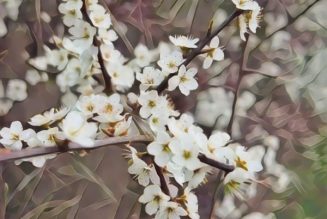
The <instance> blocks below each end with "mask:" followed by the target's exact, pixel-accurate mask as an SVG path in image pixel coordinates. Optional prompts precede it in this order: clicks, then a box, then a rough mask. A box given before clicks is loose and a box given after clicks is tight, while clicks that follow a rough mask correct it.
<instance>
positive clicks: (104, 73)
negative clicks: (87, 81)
mask: <svg viewBox="0 0 327 219" xmlns="http://www.w3.org/2000/svg"><path fill="white" fill-rule="evenodd" d="M81 12H82V14H83V16H84V17H85V19H86V21H87V22H88V23H89V24H90V25H91V26H93V27H94V28H97V27H95V26H94V25H93V23H92V21H91V19H90V17H89V14H88V13H87V8H86V3H85V0H84V1H83V6H82V8H81ZM93 46H95V47H97V48H98V55H97V57H98V62H99V65H100V68H101V72H102V76H103V80H104V85H105V90H104V93H106V94H110V92H111V90H112V88H111V78H110V75H109V73H108V71H107V69H106V66H105V61H104V59H103V57H102V53H101V50H100V46H101V43H100V42H99V41H98V40H97V39H96V37H94V39H93Z"/></svg>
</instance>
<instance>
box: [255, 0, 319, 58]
mask: <svg viewBox="0 0 327 219" xmlns="http://www.w3.org/2000/svg"><path fill="white" fill-rule="evenodd" d="M319 1H320V0H316V1H314V2H312V3H311V4H309V5H308V7H306V8H305V9H304V10H303V11H301V12H300V13H299V14H297V15H296V16H294V17H292V16H290V15H289V14H288V16H287V17H288V22H287V24H285V25H284V26H282V27H280V28H278V29H277V30H275V31H274V32H272V33H271V34H269V35H268V36H266V37H265V38H264V39H262V40H261V41H260V42H259V43H258V44H257V45H256V46H255V47H254V48H253V49H252V51H251V53H252V52H253V51H255V50H257V49H258V48H259V47H260V46H261V45H262V43H263V42H265V41H266V40H268V39H270V38H271V37H272V36H274V35H275V34H276V33H277V32H279V31H281V30H284V29H286V28H287V27H288V26H290V25H292V24H293V23H294V22H295V21H297V19H299V18H300V17H301V16H302V15H304V14H305V13H306V12H307V11H308V10H310V8H312V7H313V6H314V5H315V4H316V3H318V2H319Z"/></svg>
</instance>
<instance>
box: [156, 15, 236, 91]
mask: <svg viewBox="0 0 327 219" xmlns="http://www.w3.org/2000/svg"><path fill="white" fill-rule="evenodd" d="M241 13H242V10H235V11H234V12H233V13H232V14H231V15H230V16H229V17H228V18H227V19H226V20H225V21H224V22H223V23H222V24H221V25H220V26H219V27H218V28H217V29H216V30H215V31H214V32H212V33H211V34H210V35H207V36H206V37H205V38H204V39H203V40H201V42H200V44H199V45H198V47H197V48H195V49H193V50H192V52H191V53H190V54H189V55H188V56H187V58H186V59H185V61H184V62H183V63H182V65H185V66H187V65H188V64H189V63H190V62H191V61H192V60H193V59H194V58H195V57H196V56H198V55H200V54H201V53H202V49H203V48H204V47H205V46H206V45H207V44H208V43H209V42H210V41H211V40H212V38H214V37H215V36H216V35H218V34H219V33H220V31H222V30H223V29H224V28H225V27H226V26H227V25H228V24H229V23H230V22H232V21H233V20H234V19H235V18H236V17H238V16H239V15H240V14H241ZM175 74H176V73H174V74H170V75H169V76H168V77H167V78H166V79H165V80H164V81H163V82H162V83H161V84H160V85H159V86H158V88H157V91H158V93H161V92H162V91H164V90H165V89H166V88H167V86H168V81H169V79H170V78H172V77H173V76H174V75H175Z"/></svg>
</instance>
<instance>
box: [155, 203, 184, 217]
mask: <svg viewBox="0 0 327 219" xmlns="http://www.w3.org/2000/svg"><path fill="white" fill-rule="evenodd" d="M186 215H187V212H186V211H185V209H184V208H182V207H181V206H180V205H179V204H177V203H176V202H172V201H170V202H167V203H164V204H163V205H161V206H160V209H159V211H158V213H157V214H156V216H155V217H154V218H155V219H163V218H167V219H178V218H180V217H181V216H186Z"/></svg>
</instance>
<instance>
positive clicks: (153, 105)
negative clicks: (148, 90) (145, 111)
mask: <svg viewBox="0 0 327 219" xmlns="http://www.w3.org/2000/svg"><path fill="white" fill-rule="evenodd" d="M148 106H149V107H150V108H153V107H155V106H156V102H155V101H153V100H149V102H148Z"/></svg>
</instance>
